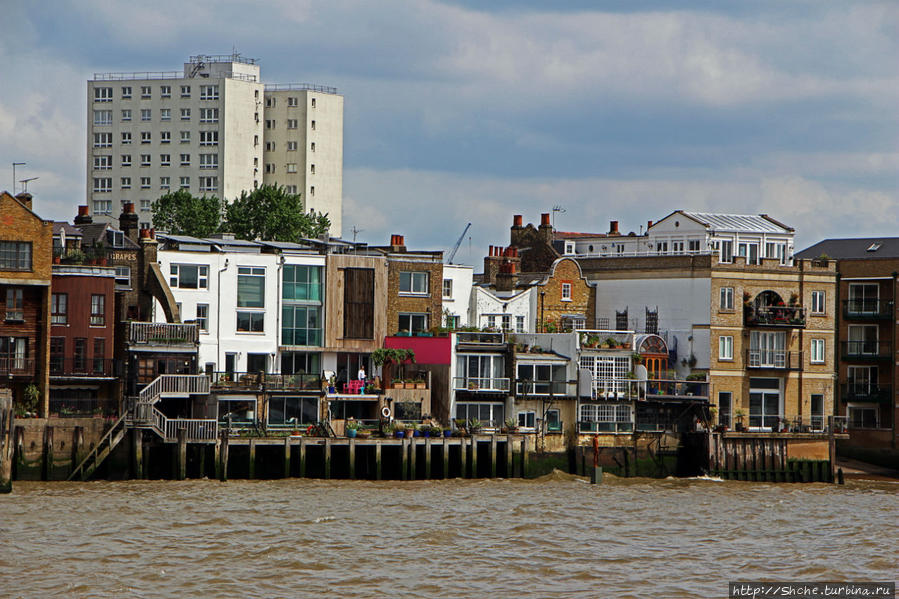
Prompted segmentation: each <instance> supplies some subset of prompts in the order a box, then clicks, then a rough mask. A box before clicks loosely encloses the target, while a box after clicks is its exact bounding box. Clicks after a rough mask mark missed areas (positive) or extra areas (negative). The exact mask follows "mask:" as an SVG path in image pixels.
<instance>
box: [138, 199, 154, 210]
mask: <svg viewBox="0 0 899 599" xmlns="http://www.w3.org/2000/svg"><path fill="white" fill-rule="evenodd" d="M152 208H153V206H152V202H151V201H150V200H141V201H140V211H141V212H149V211H150V210H152Z"/></svg>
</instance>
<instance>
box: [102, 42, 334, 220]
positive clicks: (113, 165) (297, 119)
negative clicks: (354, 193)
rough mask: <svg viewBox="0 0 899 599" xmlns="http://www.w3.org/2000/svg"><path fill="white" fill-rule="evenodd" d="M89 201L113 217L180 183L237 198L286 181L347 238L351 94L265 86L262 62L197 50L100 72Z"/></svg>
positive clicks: (144, 206)
mask: <svg viewBox="0 0 899 599" xmlns="http://www.w3.org/2000/svg"><path fill="white" fill-rule="evenodd" d="M87 94H88V110H87V156H88V159H87V200H88V205H89V206H91V210H92V212H93V214H94V217H95V219H96V220H99V221H101V222H102V221H109V222H113V221H114V219H115V218H116V217H117V215H118V214H119V212H120V211H121V207H122V204H124V203H125V202H133V203H134V205H135V207H136V208H137V210H138V213H139V215H140V223H141V226H142V227H149V226H151V223H152V212H151V208H150V206H151V204H152V203H153V201H154V200H155V199H157V198H158V197H159V196H161V195H163V194H165V193H168V192H169V191H173V190H177V189H179V188H180V189H187V190H189V191H190V192H191V193H192V194H195V195H203V194H207V195H215V196H218V197H220V198H224V199H226V200H229V201H230V200H233V199H234V198H236V197H237V196H239V195H240V193H241V192H242V191H245V190H246V191H249V190H252V189H254V188H255V187H258V186H259V185H262V184H263V183H268V184H277V185H284V186H286V187H287V188H288V190H289V191H291V192H294V193H299V194H301V195H302V197H303V204H304V206H305V208H306V210H315V211H317V212H326V213H328V215H329V218H330V219H331V234H332V235H334V236H340V234H341V229H342V218H341V217H342V215H341V212H342V207H343V200H342V198H343V96H340V95H338V94H337V90H336V89H335V88H331V87H322V86H317V85H310V84H286V85H265V84H263V83H262V82H261V78H260V70H259V65H258V64H257V63H256V60H255V59H248V58H243V57H241V56H240V55H239V54H231V55H224V56H204V55H199V56H191V57H190V60H189V62H187V63H185V64H184V70H183V72H181V71H173V72H137V73H95V74H94V78H93V79H92V80H90V81H88V84H87Z"/></svg>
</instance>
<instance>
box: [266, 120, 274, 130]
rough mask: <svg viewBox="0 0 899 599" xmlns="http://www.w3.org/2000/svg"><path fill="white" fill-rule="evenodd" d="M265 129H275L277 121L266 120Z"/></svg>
mask: <svg viewBox="0 0 899 599" xmlns="http://www.w3.org/2000/svg"><path fill="white" fill-rule="evenodd" d="M265 128H266V129H274V128H275V121H274V120H272V119H265Z"/></svg>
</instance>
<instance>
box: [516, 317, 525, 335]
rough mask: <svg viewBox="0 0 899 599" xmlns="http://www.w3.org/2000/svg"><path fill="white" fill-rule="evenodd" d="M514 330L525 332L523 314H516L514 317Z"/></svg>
mask: <svg viewBox="0 0 899 599" xmlns="http://www.w3.org/2000/svg"><path fill="white" fill-rule="evenodd" d="M515 332H516V333H525V332H526V331H525V330H524V316H516V317H515Z"/></svg>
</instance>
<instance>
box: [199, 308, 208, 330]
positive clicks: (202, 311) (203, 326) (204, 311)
mask: <svg viewBox="0 0 899 599" xmlns="http://www.w3.org/2000/svg"><path fill="white" fill-rule="evenodd" d="M197 328H199V329H200V330H201V331H204V332H205V331H208V330H209V304H197Z"/></svg>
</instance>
